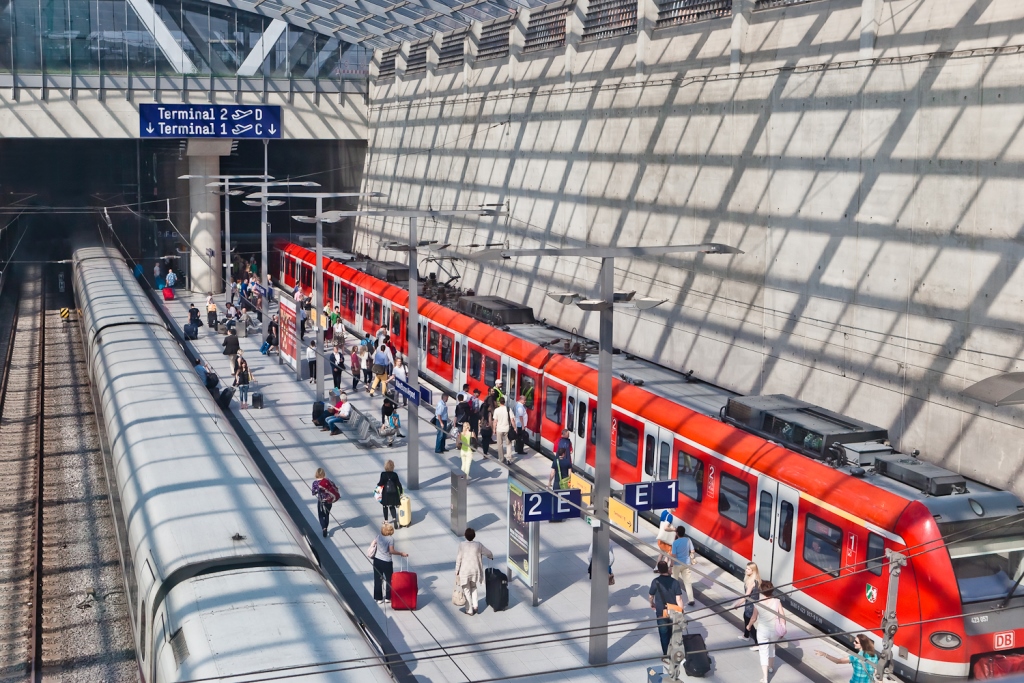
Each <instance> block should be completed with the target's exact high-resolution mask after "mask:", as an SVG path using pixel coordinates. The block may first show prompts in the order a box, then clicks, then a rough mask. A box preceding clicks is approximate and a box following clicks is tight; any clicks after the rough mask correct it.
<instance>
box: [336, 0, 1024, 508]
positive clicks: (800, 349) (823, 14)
mask: <svg viewBox="0 0 1024 683" xmlns="http://www.w3.org/2000/svg"><path fill="white" fill-rule="evenodd" d="M650 1H651V0H640V7H641V17H647V18H648V19H647V20H642V21H641V32H640V36H639V40H638V37H637V36H628V37H625V38H622V39H611V40H606V41H599V42H596V43H583V44H580V45H579V46H578V48H577V49H576V50H572V49H568V50H553V51H547V52H541V53H535V54H526V55H518V56H517V58H516V59H509V60H497V61H491V62H480V63H477V64H475V65H473V64H472V59H470V60H468V61H469V62H470V64H469V65H467V66H466V67H465V68H463V69H455V70H447V72H436V70H434V69H430V70H429V71H428V74H427V75H426V76H424V77H417V78H409V79H407V78H404V77H403V73H402V69H401V68H399V70H398V78H397V79H394V80H391V81H389V82H377V83H375V84H374V86H373V87H372V96H371V106H370V108H369V114H368V115H369V119H370V121H369V126H370V131H371V138H370V154H369V155H368V157H367V162H366V167H365V173H364V190H366V191H371V190H372V191H383V192H386V193H388V195H389V198H388V202H389V203H390V204H393V205H399V206H419V207H424V208H425V207H427V206H432V207H435V208H436V207H451V206H456V205H457V206H473V205H476V204H480V203H489V202H507V203H508V209H509V213H510V216H509V217H508V218H499V219H469V220H465V221H445V222H441V223H437V224H432V223H430V222H427V223H426V225H423V223H422V222H421V230H422V232H421V237H423V238H434V239H438V240H441V241H443V242H451V243H452V244H453V245H455V246H456V247H459V246H460V245H463V246H464V245H468V244H470V243H482V242H498V241H504V240H508V241H509V243H510V244H511V245H512V246H520V245H523V246H538V245H547V246H563V245H566V246H568V245H580V244H584V243H586V244H611V243H615V244H619V245H638V244H642V245H650V244H667V243H692V242H701V241H717V242H725V243H729V244H733V245H736V246H738V247H740V248H741V249H743V250H744V251H745V253H744V254H743V255H740V256H735V257H721V256H718V257H715V256H707V257H703V256H697V257H693V256H680V257H673V258H665V259H661V260H653V259H652V260H644V261H639V260H636V261H626V260H622V261H619V262H617V263H616V278H617V282H616V285H617V286H618V287H620V288H623V289H635V290H637V292H638V293H639V294H649V295H651V296H657V297H661V298H665V299H668V303H667V304H665V305H663V306H662V307H661V308H658V309H655V310H654V311H651V312H647V313H644V314H641V315H639V316H637V315H632V314H630V313H628V312H623V313H619V314H617V319H616V321H617V323H616V344H617V345H619V346H621V347H622V348H624V349H626V350H629V351H632V352H634V353H637V354H640V355H643V356H646V357H650V358H653V359H655V360H657V361H658V362H660V363H662V364H664V365H667V366H670V367H673V368H678V369H680V370H689V369H691V368H692V369H694V370H695V372H696V376H697V377H700V378H702V379H706V380H708V381H711V382H714V383H717V384H720V385H723V386H725V387H729V388H731V389H735V390H737V391H741V392H746V393H776V392H779V393H786V394H791V395H794V396H798V397H801V398H803V399H806V400H808V401H811V402H814V403H818V404H821V405H824V406H826V407H828V408H831V409H833V410H837V411H840V412H843V413H847V414H850V415H854V416H856V417H858V418H861V419H864V420H867V421H870V422H874V423H877V424H881V425H884V426H886V427H888V428H889V429H890V433H891V434H892V436H893V440H894V443H896V444H897V445H898V446H899V447H901V448H903V449H905V450H910V449H914V448H918V449H920V450H921V452H922V455H923V457H925V458H927V459H930V460H932V461H936V462H940V463H943V464H945V465H946V466H948V467H951V468H953V469H956V470H958V471H961V472H963V473H964V474H965V475H967V476H970V477H974V478H977V479H980V480H982V481H985V482H988V483H991V484H994V485H998V486H1003V487H1009V488H1013V489H1014V490H1016V491H1017V492H1018V493H1021V494H1024V476H1021V475H1022V473H1024V450H1022V448H1024V439H1022V438H1021V437H1022V436H1024V432H1022V427H1024V413H1022V410H1021V409H1020V408H999V409H996V408H990V407H987V406H979V405H977V404H974V403H972V402H970V401H966V400H965V399H964V398H963V397H962V396H960V395H959V392H960V391H961V390H962V389H963V388H964V387H965V386H967V385H969V384H970V383H972V382H974V381H976V380H979V379H982V378H984V377H987V376H989V375H992V374H995V373H997V372H1002V371H1010V370H1020V369H1022V367H1021V366H1022V365H1024V364H1022V363H1021V362H1020V357H1021V346H1022V343H1024V335H1022V328H1024V307H1022V302H1024V270H1022V269H1020V268H1018V264H1019V263H1020V262H1021V260H1022V258H1024V234H1022V227H1024V181H1022V180H1021V176H1022V171H1024V168H1022V164H1024V88H1022V80H1024V76H1022V74H1024V54H1022V53H1021V46H1022V45H1024V5H1022V4H1021V3H1020V2H1017V1H1016V0H941V1H935V0H891V1H888V2H881V0H818V1H816V2H808V3H806V4H800V5H793V6H790V7H785V8H777V9H770V10H763V11H756V12H754V11H752V5H753V3H752V2H751V1H750V0H736V1H735V3H734V7H735V8H736V11H737V14H736V15H735V16H734V17H731V18H724V19H715V20H711V21H704V22H700V23H696V24H691V25H687V26H680V27H672V28H666V29H656V30H651V29H650V25H651V24H650V22H649V18H650V16H651V14H650V12H651V8H650V4H649V3H650ZM645 3H646V4H645ZM645 12H646V14H645ZM655 15H656V10H655ZM876 31H877V39H876V38H875V35H874V33H875V32H876ZM638 46H639V47H638ZM378 57H379V55H378ZM638 57H639V59H638ZM399 66H401V65H399ZM403 230H404V228H403V227H402V226H400V225H396V224H395V223H394V221H386V222H385V221H379V220H378V221H368V222H366V223H365V224H363V225H362V226H361V229H360V230H359V231H357V236H356V243H355V245H354V246H355V248H356V249H358V250H361V251H363V252H366V253H369V254H371V255H375V256H379V257H385V256H386V257H387V258H393V256H391V255H390V254H388V255H385V254H384V253H380V251H379V250H380V247H379V245H378V242H377V239H378V238H379V236H380V234H381V233H386V234H389V235H398V234H402V231H403ZM465 249H466V251H471V249H469V248H468V247H465ZM459 265H460V267H461V268H463V269H464V272H465V275H464V277H463V281H462V283H463V286H465V287H473V288H475V289H477V291H478V292H479V293H484V294H492V293H493V294H498V295H501V296H506V297H508V298H510V299H513V300H516V301H524V302H527V303H529V304H530V305H532V306H533V307H534V308H535V310H536V311H537V313H538V316H539V317H543V318H547V319H548V320H549V321H556V322H557V323H558V324H559V325H560V326H562V327H564V328H572V327H576V326H580V327H581V329H582V330H584V331H585V332H586V333H587V334H588V335H589V336H591V337H593V338H596V336H597V329H596V323H597V321H596V318H593V319H591V318H589V317H588V316H586V315H583V314H582V313H580V312H579V311H577V310H576V309H575V308H570V307H561V306H559V305H557V304H555V303H554V302H552V301H550V300H549V299H547V298H546V297H545V296H544V294H545V292H547V291H552V290H577V291H581V292H588V291H593V289H594V287H595V282H596V275H597V264H596V263H595V262H591V261H582V262H568V261H565V260H563V261H559V262H553V261H552V260H543V259H542V260H537V259H520V260H517V261H511V262H505V263H503V264H501V265H498V266H496V267H493V268H492V267H488V268H485V269H484V270H483V271H480V270H478V269H477V268H475V267H471V266H470V265H469V264H468V263H461V264H459Z"/></svg>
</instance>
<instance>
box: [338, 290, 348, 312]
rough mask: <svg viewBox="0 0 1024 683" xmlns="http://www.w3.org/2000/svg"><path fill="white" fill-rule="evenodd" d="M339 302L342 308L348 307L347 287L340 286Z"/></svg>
mask: <svg viewBox="0 0 1024 683" xmlns="http://www.w3.org/2000/svg"><path fill="white" fill-rule="evenodd" d="M339 303H340V304H341V307H342V308H345V309H347V308H348V287H342V288H341V296H340V297H339Z"/></svg>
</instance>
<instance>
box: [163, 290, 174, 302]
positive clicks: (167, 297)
mask: <svg viewBox="0 0 1024 683" xmlns="http://www.w3.org/2000/svg"><path fill="white" fill-rule="evenodd" d="M173 299H174V290H173V289H171V288H170V287H164V301H172V300H173Z"/></svg>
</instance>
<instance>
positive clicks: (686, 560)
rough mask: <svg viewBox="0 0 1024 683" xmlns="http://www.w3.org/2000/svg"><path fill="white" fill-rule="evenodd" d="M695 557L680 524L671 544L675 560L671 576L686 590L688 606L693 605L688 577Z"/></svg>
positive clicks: (691, 544) (695, 554) (691, 587)
mask: <svg viewBox="0 0 1024 683" xmlns="http://www.w3.org/2000/svg"><path fill="white" fill-rule="evenodd" d="M696 556H697V552H696V551H695V550H694V549H693V541H691V540H690V539H689V538H687V536H686V528H685V527H683V525H682V524H680V525H679V526H677V527H676V540H675V541H673V542H672V557H674V558H675V566H673V567H672V576H673V578H675V580H676V581H678V582H679V583H681V584H683V587H684V588H685V589H686V600H687V604H688V605H693V579H692V578H691V576H690V567H691V566H692V565H693V561H694V558H695V557H696Z"/></svg>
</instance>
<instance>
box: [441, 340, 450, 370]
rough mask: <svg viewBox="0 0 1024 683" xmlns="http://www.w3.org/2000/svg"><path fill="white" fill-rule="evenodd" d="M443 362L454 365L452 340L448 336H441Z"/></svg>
mask: <svg viewBox="0 0 1024 683" xmlns="http://www.w3.org/2000/svg"><path fill="white" fill-rule="evenodd" d="M441 362H442V363H444V364H445V365H451V364H452V338H451V337H448V336H446V335H441Z"/></svg>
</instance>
